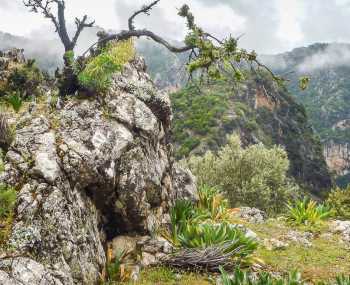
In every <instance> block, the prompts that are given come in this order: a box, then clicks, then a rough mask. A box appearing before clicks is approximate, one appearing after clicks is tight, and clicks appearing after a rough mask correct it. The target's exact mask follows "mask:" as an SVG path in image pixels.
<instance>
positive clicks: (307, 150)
mask: <svg viewBox="0 0 350 285" xmlns="http://www.w3.org/2000/svg"><path fill="white" fill-rule="evenodd" d="M246 76H247V77H248V78H249V79H248V80H247V82H245V83H243V84H238V85H232V84H231V83H230V82H229V81H218V82H216V83H213V84H211V85H210V86H205V87H204V86H203V87H199V88H201V92H199V91H198V89H197V87H194V86H192V87H191V86H190V87H187V88H184V89H183V90H181V91H179V92H176V93H174V94H172V96H171V98H172V103H173V108H174V122H173V132H174V143H175V145H176V146H177V157H178V158H182V157H185V156H188V155H189V154H202V153H204V152H205V151H206V150H209V149H210V150H217V149H218V148H219V147H220V146H222V145H224V144H226V142H227V135H228V134H231V133H234V132H236V133H237V132H238V133H239V134H240V136H241V137H242V140H243V143H244V144H245V145H250V144H256V143H258V142H262V143H264V144H265V145H266V146H272V145H275V144H278V145H282V146H284V147H285V149H286V151H287V153H288V157H289V159H290V161H291V168H290V174H291V175H292V176H293V177H295V178H296V179H297V181H298V182H299V183H300V184H303V185H304V186H306V188H309V189H310V190H311V191H312V192H313V193H314V194H316V195H320V193H321V192H322V190H325V189H327V188H330V186H331V179H330V176H329V173H328V169H327V166H326V163H325V161H324V159H323V156H322V147H321V144H320V142H319V140H318V139H317V137H316V136H315V134H314V132H313V130H312V128H311V126H310V124H309V122H308V120H307V116H306V113H305V110H304V108H303V107H302V106H301V105H299V104H297V103H296V102H295V101H294V99H293V98H292V97H291V95H290V94H289V93H288V92H287V90H286V89H284V88H280V87H278V86H277V84H275V83H274V82H273V81H272V80H271V79H270V78H269V76H267V75H265V74H258V75H249V74H247V75H246Z"/></svg>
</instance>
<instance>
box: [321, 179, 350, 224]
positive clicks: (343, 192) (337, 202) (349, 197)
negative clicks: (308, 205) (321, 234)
mask: <svg viewBox="0 0 350 285" xmlns="http://www.w3.org/2000/svg"><path fill="white" fill-rule="evenodd" d="M327 204H328V205H329V206H330V207H331V208H332V209H333V210H334V213H335V215H336V216H337V217H339V218H344V219H350V185H349V186H348V187H347V188H346V189H340V188H336V189H334V190H332V192H331V193H330V194H329V196H328V199H327Z"/></svg>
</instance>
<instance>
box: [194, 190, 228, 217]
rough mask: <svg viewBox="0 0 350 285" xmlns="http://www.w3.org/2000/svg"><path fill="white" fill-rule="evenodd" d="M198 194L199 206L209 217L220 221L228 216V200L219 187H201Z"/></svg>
mask: <svg viewBox="0 0 350 285" xmlns="http://www.w3.org/2000/svg"><path fill="white" fill-rule="evenodd" d="M198 194H199V202H198V208H199V209H200V210H201V211H202V212H207V216H208V218H209V219H211V220H213V221H220V220H225V219H226V218H227V215H228V214H227V205H228V201H227V199H225V197H224V195H223V193H221V192H220V191H219V190H218V189H217V188H215V187H208V186H203V187H201V188H200V189H199V191H198Z"/></svg>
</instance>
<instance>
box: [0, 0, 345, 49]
mask: <svg viewBox="0 0 350 285" xmlns="http://www.w3.org/2000/svg"><path fill="white" fill-rule="evenodd" d="M149 2H150V0H66V6H67V11H66V13H67V20H68V21H69V22H73V21H72V20H73V19H74V17H75V16H81V15H84V14H87V15H89V16H90V17H91V18H93V19H95V20H96V24H97V25H99V26H101V27H103V28H106V29H113V30H118V29H121V28H123V27H125V24H126V20H127V18H128V16H129V15H130V13H131V11H134V10H135V9H136V8H139V7H140V6H141V5H142V4H143V3H149ZM184 3H187V4H189V5H190V7H191V8H192V10H193V13H194V14H195V17H196V19H197V23H198V24H199V25H200V26H202V27H203V28H205V29H207V30H208V31H210V32H211V33H214V34H216V35H218V36H219V37H224V36H225V35H228V34H232V35H235V36H239V35H241V34H244V36H243V38H242V39H241V46H243V47H245V48H248V49H254V50H256V51H258V52H260V53H277V52H282V51H287V50H290V49H292V48H294V47H299V46H305V45H308V44H311V43H314V42H350V28H349V27H348V25H347V23H348V20H349V19H350V0H161V2H160V4H159V5H158V7H157V8H155V9H154V10H153V11H152V15H151V16H150V17H147V16H143V17H140V18H138V20H137V21H136V25H137V27H139V28H143V27H147V28H152V29H153V30H154V31H155V32H157V33H159V34H161V35H163V36H165V37H168V38H170V39H174V40H181V39H182V38H183V36H184V34H185V32H186V27H185V24H184V21H183V19H182V18H180V17H178V16H177V15H176V14H177V8H179V7H180V6H181V5H182V4H184ZM0 31H3V32H9V33H12V34H15V35H21V36H26V37H35V36H38V35H40V37H48V36H50V37H51V36H54V35H53V34H52V33H46V31H52V27H51V23H50V22H49V20H47V19H43V17H42V16H39V15H37V14H33V13H29V12H28V11H27V10H26V8H25V7H23V4H22V0H0Z"/></svg>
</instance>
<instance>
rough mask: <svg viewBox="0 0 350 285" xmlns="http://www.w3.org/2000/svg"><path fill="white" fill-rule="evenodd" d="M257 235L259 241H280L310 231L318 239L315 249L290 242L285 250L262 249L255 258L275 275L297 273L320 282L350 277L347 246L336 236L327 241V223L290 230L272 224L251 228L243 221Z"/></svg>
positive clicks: (315, 241) (267, 223) (314, 243)
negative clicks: (293, 233)
mask: <svg viewBox="0 0 350 285" xmlns="http://www.w3.org/2000/svg"><path fill="white" fill-rule="evenodd" d="M241 223H242V224H245V225H246V226H247V227H249V228H250V229H252V230H253V231H254V232H255V233H257V235H258V237H259V238H261V239H264V238H272V237H275V238H278V237H281V236H283V235H285V234H287V233H288V232H289V231H291V230H297V231H300V232H303V231H311V232H313V234H314V236H315V238H314V239H313V240H312V244H313V245H312V247H310V248H306V247H303V246H301V245H297V244H294V243H290V242H289V246H288V247H287V248H286V249H284V250H273V251H270V250H267V249H266V248H264V247H263V246H259V248H258V250H257V251H256V254H255V256H256V257H258V258H259V259H262V260H263V261H264V263H265V265H266V267H267V268H268V270H269V271H272V272H281V273H286V272H290V271H293V270H298V271H299V272H300V273H301V274H302V276H303V279H306V280H309V281H312V282H317V281H321V280H322V281H327V280H329V279H334V278H336V276H337V275H342V274H344V275H345V276H348V275H350V263H349V262H348V261H349V260H350V251H349V249H346V245H344V244H342V243H340V242H339V239H340V237H339V236H337V235H335V236H333V237H332V238H331V239H325V238H324V237H322V234H324V233H327V232H329V224H328V223H327V222H324V223H322V224H319V225H317V226H314V227H311V228H310V227H306V226H291V225H289V224H288V223H286V222H284V221H277V220H270V221H268V222H266V223H263V224H249V223H244V222H242V221H241Z"/></svg>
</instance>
